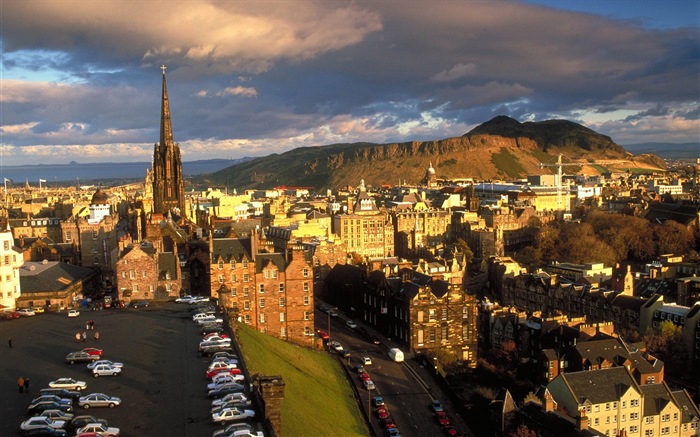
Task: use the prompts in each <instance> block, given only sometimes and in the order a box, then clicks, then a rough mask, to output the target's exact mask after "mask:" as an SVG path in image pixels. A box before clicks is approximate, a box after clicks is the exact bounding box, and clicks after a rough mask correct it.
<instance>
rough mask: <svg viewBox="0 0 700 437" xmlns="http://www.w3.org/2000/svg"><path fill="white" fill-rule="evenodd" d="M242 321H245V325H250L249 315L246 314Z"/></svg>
mask: <svg viewBox="0 0 700 437" xmlns="http://www.w3.org/2000/svg"><path fill="white" fill-rule="evenodd" d="M244 320H245V322H246V324H248V325H250V314H246V315H245V319H244Z"/></svg>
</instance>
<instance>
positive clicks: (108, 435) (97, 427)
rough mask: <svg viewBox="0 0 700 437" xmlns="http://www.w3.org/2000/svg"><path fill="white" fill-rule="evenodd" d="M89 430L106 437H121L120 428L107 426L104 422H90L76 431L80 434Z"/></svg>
mask: <svg viewBox="0 0 700 437" xmlns="http://www.w3.org/2000/svg"><path fill="white" fill-rule="evenodd" d="M87 432H94V433H97V434H99V435H100V436H104V437H119V428H115V427H113V426H107V425H105V424H103V423H89V424H87V425H85V426H83V427H82V428H80V429H78V430H76V431H75V433H76V434H78V435H80V434H83V433H87Z"/></svg>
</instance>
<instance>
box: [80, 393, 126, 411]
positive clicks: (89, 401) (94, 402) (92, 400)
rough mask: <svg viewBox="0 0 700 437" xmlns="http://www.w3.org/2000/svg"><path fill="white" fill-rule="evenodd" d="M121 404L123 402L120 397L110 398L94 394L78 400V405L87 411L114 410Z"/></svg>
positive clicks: (101, 394) (102, 394)
mask: <svg viewBox="0 0 700 437" xmlns="http://www.w3.org/2000/svg"><path fill="white" fill-rule="evenodd" d="M121 403H122V400H121V399H119V398H118V397H114V396H108V395H106V394H104V393H92V394H89V395H87V396H83V397H81V398H80V399H78V405H80V406H81V407H83V408H85V409H88V408H90V407H109V408H114V407H116V406H117V405H119V404H121Z"/></svg>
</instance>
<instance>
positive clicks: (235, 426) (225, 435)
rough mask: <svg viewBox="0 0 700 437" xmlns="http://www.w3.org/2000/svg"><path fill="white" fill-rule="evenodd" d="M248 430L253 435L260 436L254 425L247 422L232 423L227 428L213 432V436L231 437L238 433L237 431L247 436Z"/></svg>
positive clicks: (254, 436)
mask: <svg viewBox="0 0 700 437" xmlns="http://www.w3.org/2000/svg"><path fill="white" fill-rule="evenodd" d="M246 431H247V432H248V434H249V435H251V436H253V437H258V434H257V433H258V431H255V430H254V428H253V425H250V424H247V423H232V424H231V425H228V426H227V427H226V428H224V429H220V430H218V431H216V432H215V433H214V434H212V437H229V436H232V435H236V434H235V433H236V432H240V433H241V434H243V437H247V436H246V434H245V432H246Z"/></svg>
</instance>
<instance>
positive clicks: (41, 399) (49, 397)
mask: <svg viewBox="0 0 700 437" xmlns="http://www.w3.org/2000/svg"><path fill="white" fill-rule="evenodd" d="M39 402H56V403H57V404H61V405H73V400H72V399H66V398H60V397H58V396H56V395H45V394H43V395H40V396H38V397H36V398H34V399H32V402H31V403H32V404H38V403H39Z"/></svg>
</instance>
